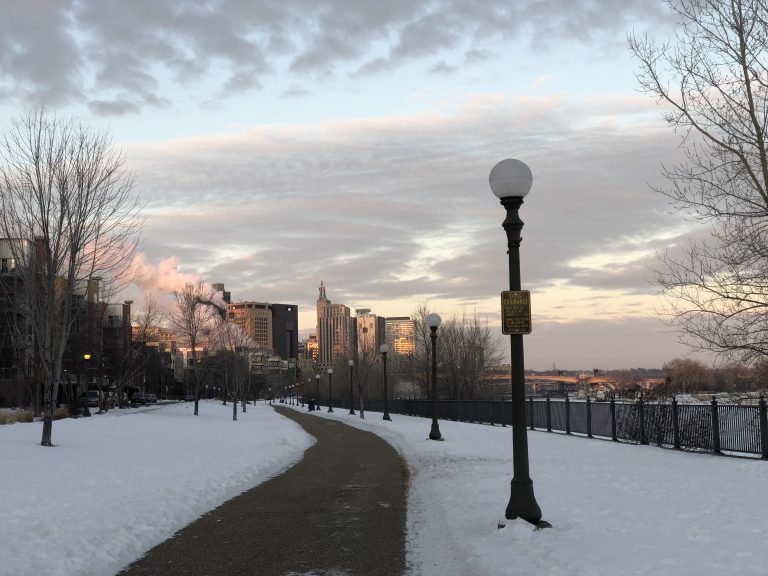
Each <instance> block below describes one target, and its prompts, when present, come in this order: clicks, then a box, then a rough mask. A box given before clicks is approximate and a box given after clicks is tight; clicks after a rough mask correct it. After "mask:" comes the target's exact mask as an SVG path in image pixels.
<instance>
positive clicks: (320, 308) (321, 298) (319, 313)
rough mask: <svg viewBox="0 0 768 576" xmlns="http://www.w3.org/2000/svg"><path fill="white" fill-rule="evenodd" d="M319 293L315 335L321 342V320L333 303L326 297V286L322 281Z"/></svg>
mask: <svg viewBox="0 0 768 576" xmlns="http://www.w3.org/2000/svg"><path fill="white" fill-rule="evenodd" d="M319 291H320V294H319V296H318V297H317V324H316V325H315V334H316V335H317V338H318V341H319V340H320V318H322V316H323V310H324V309H325V307H326V306H328V305H330V303H331V301H330V300H328V298H326V297H325V284H323V281H322V280H320V288H319Z"/></svg>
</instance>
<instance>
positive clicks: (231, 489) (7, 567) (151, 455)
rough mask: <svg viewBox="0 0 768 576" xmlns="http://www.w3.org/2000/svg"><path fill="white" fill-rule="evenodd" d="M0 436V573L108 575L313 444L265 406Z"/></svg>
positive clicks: (168, 411)
mask: <svg viewBox="0 0 768 576" xmlns="http://www.w3.org/2000/svg"><path fill="white" fill-rule="evenodd" d="M193 408H194V405H193V403H191V402H189V403H179V404H172V405H165V406H161V405H154V406H151V407H147V408H136V409H129V410H110V411H109V412H107V413H106V414H101V415H95V416H92V417H91V418H80V419H77V420H73V419H64V420H57V421H55V422H54V423H53V442H54V444H55V445H56V446H55V447H53V448H43V447H42V446H40V435H41V433H42V424H40V423H33V424H12V425H5V426H0V495H2V504H0V575H2V576H22V575H24V576H26V575H29V576H43V575H61V576H65V575H66V576H85V575H91V574H92V575H109V574H115V573H116V572H117V571H118V570H119V569H120V568H122V567H124V566H125V565H126V564H128V563H129V562H131V561H132V560H135V559H136V558H138V557H139V556H141V555H142V554H143V553H144V552H146V551H147V550H148V549H149V548H151V547H152V546H154V545H155V544H157V543H159V542H162V541H163V540H165V539H167V538H168V537H170V536H171V535H172V534H173V533H174V532H175V531H176V530H178V529H179V528H182V527H184V526H186V525H187V524H189V523H190V522H191V521H193V520H194V519H195V518H197V517H199V516H200V515H202V514H203V513H205V512H207V511H208V510H211V509H212V508H215V507H216V506H218V505H219V504H221V503H222V502H225V501H226V500H228V499H229V498H232V497H233V496H236V495H237V494H239V493H241V492H243V491H244V490H247V489H248V488H251V487H252V486H255V485H257V484H259V483H261V482H263V481H264V480H267V479H268V478H270V477H272V476H274V475H276V474H279V473H280V472H282V471H283V470H285V469H286V468H288V467H290V466H292V465H293V464H295V463H296V462H298V461H299V460H300V459H301V457H302V454H303V453H304V450H306V449H307V448H308V447H309V446H311V445H312V444H313V443H314V438H313V437H311V436H309V435H307V434H306V433H305V432H304V431H303V430H302V428H301V427H300V426H298V425H296V424H294V423H293V422H291V421H290V420H287V419H286V418H283V417H282V416H278V415H277V414H276V413H275V411H274V410H272V409H271V408H265V407H264V406H263V405H261V406H256V407H253V406H249V407H248V411H247V412H246V413H245V414H243V413H242V412H240V413H238V421H237V422H233V421H232V407H231V405H229V406H222V405H221V404H220V403H219V402H216V401H209V402H203V403H201V406H200V416H198V417H195V416H193Z"/></svg>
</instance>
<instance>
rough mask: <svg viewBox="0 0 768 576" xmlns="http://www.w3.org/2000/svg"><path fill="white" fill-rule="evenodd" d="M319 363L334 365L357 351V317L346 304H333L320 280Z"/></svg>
mask: <svg viewBox="0 0 768 576" xmlns="http://www.w3.org/2000/svg"><path fill="white" fill-rule="evenodd" d="M316 334H317V363H318V365H319V366H332V365H333V364H334V362H337V361H339V360H343V359H345V358H346V359H351V358H353V357H354V353H355V319H354V318H352V316H351V314H350V309H349V308H347V307H346V306H345V305H344V304H333V303H331V301H330V300H329V299H328V297H327V296H326V293H325V285H324V284H323V282H322V281H321V282H320V288H319V296H318V298H317V332H316Z"/></svg>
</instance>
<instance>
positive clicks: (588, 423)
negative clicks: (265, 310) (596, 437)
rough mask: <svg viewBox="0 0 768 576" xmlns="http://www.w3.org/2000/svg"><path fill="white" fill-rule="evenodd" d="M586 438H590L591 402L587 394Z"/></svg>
mask: <svg viewBox="0 0 768 576" xmlns="http://www.w3.org/2000/svg"><path fill="white" fill-rule="evenodd" d="M587 438H592V401H591V400H590V399H589V394H587Z"/></svg>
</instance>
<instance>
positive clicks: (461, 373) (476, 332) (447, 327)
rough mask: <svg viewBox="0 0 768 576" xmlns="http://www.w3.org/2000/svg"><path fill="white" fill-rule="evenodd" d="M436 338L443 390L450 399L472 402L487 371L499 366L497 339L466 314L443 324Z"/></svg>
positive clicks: (487, 329) (499, 352) (474, 317)
mask: <svg viewBox="0 0 768 576" xmlns="http://www.w3.org/2000/svg"><path fill="white" fill-rule="evenodd" d="M438 335H439V337H440V354H439V355H438V365H439V372H440V374H441V375H442V383H443V386H442V387H443V390H444V391H445V393H446V394H447V396H448V397H449V398H475V396H476V394H477V393H478V391H479V387H480V383H481V381H482V379H483V377H484V376H485V373H486V370H487V369H488V368H490V367H492V366H498V365H499V364H500V363H501V341H500V339H499V336H498V335H497V334H495V333H494V332H492V331H491V329H490V328H489V327H488V326H486V325H482V324H481V323H480V320H479V318H478V317H477V315H476V314H474V315H469V314H467V313H466V312H464V313H463V314H462V315H461V316H458V317H452V318H449V319H448V321H446V322H444V323H443V324H442V325H441V326H440V328H439V329H438ZM430 346H431V344H430Z"/></svg>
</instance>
